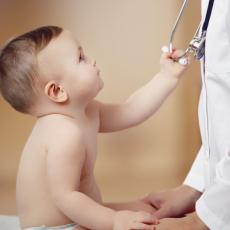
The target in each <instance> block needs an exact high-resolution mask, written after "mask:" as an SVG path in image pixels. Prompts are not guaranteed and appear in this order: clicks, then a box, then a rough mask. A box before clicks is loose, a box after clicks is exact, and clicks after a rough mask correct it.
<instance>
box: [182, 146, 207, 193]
mask: <svg viewBox="0 0 230 230" xmlns="http://www.w3.org/2000/svg"><path fill="white" fill-rule="evenodd" d="M184 184H185V185H188V186H190V187H192V188H194V189H196V190H198V191H199V192H203V191H204V188H205V178H204V152H203V146H201V148H200V150H199V152H198V154H197V157H196V159H195V161H194V163H193V165H192V167H191V169H190V171H189V173H188V175H187V177H186V179H185V181H184Z"/></svg>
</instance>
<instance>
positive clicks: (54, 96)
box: [45, 81, 68, 103]
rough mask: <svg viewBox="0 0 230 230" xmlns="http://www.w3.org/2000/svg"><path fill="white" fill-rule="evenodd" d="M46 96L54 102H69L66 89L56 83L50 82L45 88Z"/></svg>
mask: <svg viewBox="0 0 230 230" xmlns="http://www.w3.org/2000/svg"><path fill="white" fill-rule="evenodd" d="M45 94H46V96H48V98H49V99H50V100H52V101H54V102H60V103H63V102H66V101H67V100H68V94H67V92H66V91H65V89H64V87H63V86H62V85H60V84H58V83H57V82H55V81H49V82H48V83H47V84H46V86H45Z"/></svg>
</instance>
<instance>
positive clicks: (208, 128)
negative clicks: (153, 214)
mask: <svg viewBox="0 0 230 230" xmlns="http://www.w3.org/2000/svg"><path fill="white" fill-rule="evenodd" d="M208 2H209V1H208V0H202V16H203V20H204V17H205V14H206V10H207V6H208ZM201 67H202V90H201V95H200V102H199V123H200V132H201V138H202V146H201V148H200V151H199V153H198V155H197V157H196V160H195V161H194V163H193V166H192V168H191V170H190V172H189V174H188V175H187V178H186V180H185V182H184V183H185V184H187V185H189V186H191V187H193V188H195V189H196V190H199V191H201V192H203V195H202V196H201V198H200V199H199V200H198V201H197V203H196V212H197V214H198V216H199V217H200V218H201V219H202V220H203V222H204V223H205V224H206V225H207V226H208V227H209V228H210V229H211V230H230V0H215V2H214V6H213V11H212V15H211V19H210V22H209V27H208V31H207V40H206V55H205V62H204V63H201Z"/></svg>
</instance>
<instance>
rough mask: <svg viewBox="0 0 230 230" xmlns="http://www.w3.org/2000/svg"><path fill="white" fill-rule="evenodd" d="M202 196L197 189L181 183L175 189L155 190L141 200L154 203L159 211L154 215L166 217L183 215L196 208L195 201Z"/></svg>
mask: <svg viewBox="0 0 230 230" xmlns="http://www.w3.org/2000/svg"><path fill="white" fill-rule="evenodd" d="M200 196H201V193H200V192H198V191H197V190H195V189H193V188H191V187H189V186H187V185H181V186H179V187H177V188H174V189H169V190H166V191H161V192H154V193H150V194H148V195H146V196H145V197H143V198H142V199H141V200H142V201H143V202H145V203H147V204H150V205H152V206H153V207H154V208H156V209H157V211H156V212H155V213H154V215H155V216H156V217H157V218H159V219H161V218H165V217H181V216H184V215H185V214H187V213H189V212H192V211H194V210H195V203H196V201H197V200H198V199H199V197H200Z"/></svg>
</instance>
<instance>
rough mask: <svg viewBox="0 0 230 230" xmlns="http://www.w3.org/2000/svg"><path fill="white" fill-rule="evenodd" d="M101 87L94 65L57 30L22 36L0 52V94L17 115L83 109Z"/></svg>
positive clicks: (71, 39)
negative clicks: (71, 107) (66, 107)
mask: <svg viewBox="0 0 230 230" xmlns="http://www.w3.org/2000/svg"><path fill="white" fill-rule="evenodd" d="M102 86H103V83H102V81H101V79H100V77H99V69H98V68H97V67H96V62H95V61H94V60H91V59H89V58H88V57H87V56H85V55H84V53H83V49H82V47H81V46H80V45H79V42H78V41H76V40H75V39H74V37H73V35H72V34H71V33H70V32H69V31H67V30H64V29H62V28H60V27H55V26H46V27H41V28H38V29H36V30H33V31H30V32H28V33H25V34H23V35H21V36H18V37H16V38H14V39H12V40H10V41H9V42H8V43H7V44H6V45H5V46H4V47H3V48H2V50H1V52H0V90H1V94H2V96H3V97H4V98H5V99H6V100H7V101H8V102H9V103H10V104H11V106H12V107H13V108H14V109H16V110H17V111H20V112H23V113H30V114H33V115H36V113H38V114H40V113H46V112H47V113H50V112H51V113H52V109H54V110H55V112H57V111H58V108H63V105H65V106H70V105H73V106H78V105H83V104H84V103H88V102H89V101H90V100H92V99H93V98H94V97H95V96H96V95H97V93H98V92H99V91H100V89H101V88H102ZM39 110H41V111H39ZM46 110H47V111H46ZM48 110H49V111H48ZM34 111H36V112H34Z"/></svg>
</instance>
